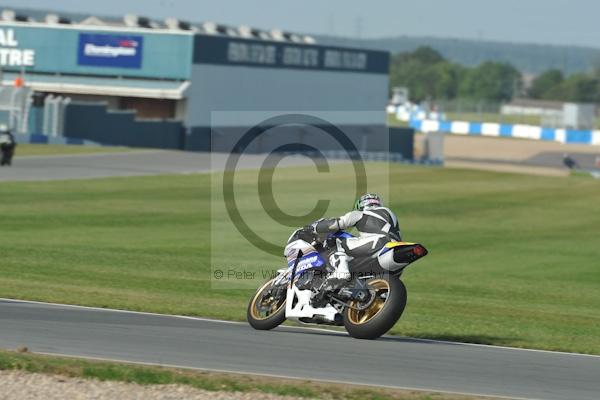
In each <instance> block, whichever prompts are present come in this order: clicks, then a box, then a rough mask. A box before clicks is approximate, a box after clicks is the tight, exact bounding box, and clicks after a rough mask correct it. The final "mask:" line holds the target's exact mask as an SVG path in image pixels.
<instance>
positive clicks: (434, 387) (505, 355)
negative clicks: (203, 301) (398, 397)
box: [0, 300, 600, 400]
mask: <svg viewBox="0 0 600 400" xmlns="http://www.w3.org/2000/svg"><path fill="white" fill-rule="evenodd" d="M18 346H27V347H28V348H29V349H30V351H33V352H43V353H51V354H62V355H70V356H82V357H96V358H103V359H114V360H123V361H132V362H141V363H154V364H161V365H171V366H179V367H187V368H198V369H210V370H217V371H229V372H242V373H254V374H264V375H276V376H282V377H292V378H305V379H313V380H325V381H335V382H347V383H354V384H367V385H375V386H384V387H396V388H411V389H423V390H430V391H444V392H457V393H466V394H478V395H492V396H502V397H508V398H526V399H580V400H585V399H590V400H591V399H598V398H599V394H600V379H599V378H600V357H598V356H586V355H577V354H567V353H553V352H544V351H530V350H520V349H510V348H502V347H492V346H480V345H467V344H460V343H449V342H439V341H428V340H418V339H411V338H406V337H384V338H381V339H379V340H376V341H366V340H356V339H352V338H350V337H348V336H347V335H346V334H345V333H340V332H331V331H324V330H320V329H306V328H295V327H280V328H278V329H275V330H273V331H269V332H259V331H255V330H253V329H252V328H250V327H249V326H248V325H247V324H245V323H230V322H224V321H212V320H205V319H194V318H186V317H174V316H161V315H153V314H143V313H130V312H121V311H114V310H104V309H93V308H84V307H73V306H62V305H50V304H43V303H30V302H19V301H12V300H0V348H6V349H15V348H17V347H18Z"/></svg>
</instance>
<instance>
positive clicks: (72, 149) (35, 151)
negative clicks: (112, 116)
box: [15, 138, 139, 158]
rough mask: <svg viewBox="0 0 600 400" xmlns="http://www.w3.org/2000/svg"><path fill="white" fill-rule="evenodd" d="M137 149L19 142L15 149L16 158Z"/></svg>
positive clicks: (120, 151)
mask: <svg viewBox="0 0 600 400" xmlns="http://www.w3.org/2000/svg"><path fill="white" fill-rule="evenodd" d="M17 139H18V138H17ZM135 150H136V149H132V148H128V147H109V146H80V145H62V144H30V143H19V144H17V149H16V151H15V158H18V157H19V156H53V155H62V154H92V153H122V152H129V151H135ZM138 150H139V149H138Z"/></svg>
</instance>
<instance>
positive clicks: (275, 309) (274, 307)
mask: <svg viewBox="0 0 600 400" xmlns="http://www.w3.org/2000/svg"><path fill="white" fill-rule="evenodd" d="M272 282H273V280H272V279H271V280H270V281H268V282H267V283H265V284H264V285H262V286H261V288H260V289H258V290H257V291H256V294H255V295H254V297H253V298H252V305H251V307H250V314H251V315H252V318H254V319H256V320H265V319H268V318H269V317H271V316H272V315H273V314H275V313H277V312H278V311H279V310H280V309H281V307H283V306H284V305H285V299H283V300H282V301H281V304H277V302H276V301H272V304H271V305H270V308H269V310H268V311H267V314H266V315H261V314H260V313H259V310H258V306H259V304H258V303H257V302H258V299H259V298H260V297H261V296H262V294H263V292H264V291H265V289H266V288H267V287H269V286H270V285H271V283H272ZM271 299H272V300H275V299H273V297H271Z"/></svg>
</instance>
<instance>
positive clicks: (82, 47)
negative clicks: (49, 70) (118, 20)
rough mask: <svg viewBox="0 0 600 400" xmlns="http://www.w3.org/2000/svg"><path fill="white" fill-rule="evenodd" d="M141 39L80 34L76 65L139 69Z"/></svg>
mask: <svg viewBox="0 0 600 400" xmlns="http://www.w3.org/2000/svg"><path fill="white" fill-rule="evenodd" d="M143 39H144V38H143V37H142V36H131V35H107V34H100V33H80V34H79V48H78V54H77V63H78V64H79V65H89V66H95V67H117V68H141V67H142V51H143V43H144V42H143Z"/></svg>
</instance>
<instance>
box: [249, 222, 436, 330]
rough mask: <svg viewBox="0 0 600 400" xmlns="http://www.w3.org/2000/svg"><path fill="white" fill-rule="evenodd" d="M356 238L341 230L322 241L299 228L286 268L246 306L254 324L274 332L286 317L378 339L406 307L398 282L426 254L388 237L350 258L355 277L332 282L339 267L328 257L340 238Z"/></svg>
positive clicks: (291, 241) (289, 247) (414, 245)
mask: <svg viewBox="0 0 600 400" xmlns="http://www.w3.org/2000/svg"><path fill="white" fill-rule="evenodd" d="M350 237H352V235H351V234H349V233H348V232H344V231H339V232H336V233H334V234H330V235H328V237H327V238H326V239H325V240H324V241H321V240H319V238H318V236H316V235H314V236H313V237H311V238H308V237H306V234H303V233H302V230H301V229H299V230H297V231H295V232H294V233H293V234H292V236H291V237H290V239H289V240H288V244H287V246H286V248H285V252H284V254H285V256H286V257H287V260H288V266H287V268H282V269H279V270H278V271H277V275H276V276H275V277H273V278H272V279H270V280H269V281H268V282H266V283H265V284H264V285H262V286H261V287H260V288H259V289H258V290H257V291H256V293H255V294H254V296H253V297H252V299H251V300H250V303H249V305H248V310H247V319H248V322H249V323H250V325H251V326H252V327H253V328H254V329H257V330H270V329H273V328H275V327H277V326H279V325H280V324H282V323H283V322H284V321H285V320H286V319H290V320H295V321H297V322H301V323H305V324H319V325H332V326H344V327H345V329H346V331H347V332H348V333H349V334H350V336H352V337H354V338H358V339H376V338H378V337H380V336H382V335H383V334H385V333H386V332H388V331H389V330H390V329H391V328H392V326H394V324H395V323H396V322H397V321H398V320H399V319H400V317H401V316H402V313H403V312H404V308H405V306H406V299H407V293H406V287H405V286H404V283H403V282H402V281H401V280H400V276H401V275H402V273H403V272H404V269H405V268H406V267H407V266H408V265H410V264H412V263H413V262H415V261H417V260H419V259H421V258H423V257H425V256H426V255H427V253H428V251H427V249H426V248H425V247H424V246H423V245H421V244H418V243H408V242H398V241H393V240H390V241H389V242H388V243H386V244H385V246H384V247H383V248H382V249H381V250H380V251H378V252H377V253H376V254H375V255H374V256H373V257H365V259H362V260H360V259H356V260H352V262H351V264H350V272H351V275H352V277H351V278H350V279H347V280H346V281H344V282H343V284H341V285H339V284H338V285H333V286H332V285H331V284H330V283H329V280H328V276H329V275H330V274H331V273H332V272H334V271H335V268H334V267H333V266H331V265H330V264H329V263H328V262H327V261H326V260H329V256H330V255H332V254H333V253H334V252H335V251H336V247H337V242H338V240H340V239H346V238H350Z"/></svg>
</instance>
